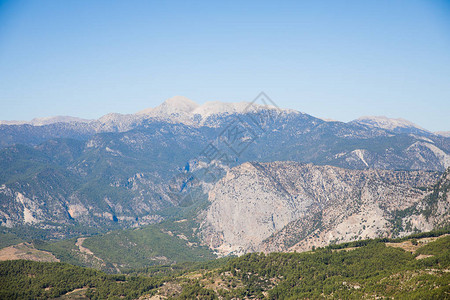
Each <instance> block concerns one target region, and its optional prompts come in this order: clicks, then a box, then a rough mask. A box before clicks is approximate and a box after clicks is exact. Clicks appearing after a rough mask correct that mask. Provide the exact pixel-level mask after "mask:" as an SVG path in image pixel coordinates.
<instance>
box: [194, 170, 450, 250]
mask: <svg viewBox="0 0 450 300" xmlns="http://www.w3.org/2000/svg"><path fill="white" fill-rule="evenodd" d="M440 177H441V175H440V174H439V173H436V172H423V171H410V172H407V171H386V170H347V169H342V168H337V167H331V166H316V165H312V164H300V163H296V162H272V163H254V162H253V163H245V164H242V165H240V166H237V167H234V168H232V169H231V170H230V171H229V172H228V173H227V174H226V175H225V176H224V177H223V178H222V179H221V180H219V181H218V182H217V183H216V184H215V186H214V187H213V188H212V189H211V191H210V192H209V197H208V200H209V201H210V202H211V205H210V206H209V207H208V208H207V210H206V211H205V212H204V213H203V215H202V216H201V217H200V218H199V219H200V220H202V221H201V222H202V223H201V227H200V232H201V236H202V239H203V241H204V242H205V243H206V244H207V245H208V246H209V247H210V248H212V249H214V250H216V251H217V252H218V253H219V254H221V255H229V254H243V253H247V252H254V251H257V252H259V251H265V252H272V251H288V250H290V251H293V250H299V251H305V250H310V249H311V248H312V247H323V246H326V245H329V244H330V243H336V242H349V241H354V240H359V239H367V238H375V237H382V236H385V237H392V236H404V235H406V234H409V233H412V232H416V231H429V230H432V229H433V228H437V227H440V226H445V225H448V224H449V221H450V220H449V214H448V212H449V209H450V194H447V191H448V188H449V184H450V169H449V170H447V172H446V173H445V174H444V175H443V176H442V178H440ZM433 186H435V188H434V189H433Z"/></svg>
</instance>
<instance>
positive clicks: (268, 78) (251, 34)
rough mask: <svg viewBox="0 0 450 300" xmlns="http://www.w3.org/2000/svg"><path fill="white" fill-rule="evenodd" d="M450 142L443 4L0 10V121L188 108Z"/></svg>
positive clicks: (49, 4) (447, 22) (46, 4)
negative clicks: (429, 134) (310, 120)
mask: <svg viewBox="0 0 450 300" xmlns="http://www.w3.org/2000/svg"><path fill="white" fill-rule="evenodd" d="M260 91H265V92H266V93H267V94H268V95H269V96H270V97H271V98H272V99H273V100H274V101H275V102H276V103H278V105H279V106H281V107H289V108H294V109H297V110H300V111H303V112H306V113H309V114H312V115H315V116H318V117H326V118H333V119H337V120H341V121H349V120H352V119H354V118H357V117H359V116H362V115H386V116H389V117H403V118H406V119H409V120H411V121H413V122H415V123H417V124H418V125H421V126H423V127H425V128H427V129H430V130H433V131H435V130H450V1H438V0H436V1H427V0H423V1H414V0H407V1H270V2H269V1H194V2H192V1H59V0H55V1H45V0H44V1H21V0H16V1H1V0H0V119H3V120H13V119H16V120H17V119H19V120H29V119H31V118H33V117H43V116H51V115H73V116H79V117H85V118H97V117H100V116H101V115H104V114H106V113H108V112H121V113H132V112H136V111H139V110H142V109H144V108H147V107H153V106H156V105H158V104H159V103H161V102H162V101H163V100H165V99H166V98H169V97H171V96H174V95H183V96H186V97H188V98H191V99H192V100H194V101H196V102H198V103H203V102H205V101H212V100H219V101H227V102H228V101H229V102H232V101H251V100H252V99H253V97H255V96H256V95H257V94H258V93H259V92H260Z"/></svg>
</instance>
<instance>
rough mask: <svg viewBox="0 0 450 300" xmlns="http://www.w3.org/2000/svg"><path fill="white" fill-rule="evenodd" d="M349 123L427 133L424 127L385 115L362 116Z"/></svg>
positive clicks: (398, 130)
mask: <svg viewBox="0 0 450 300" xmlns="http://www.w3.org/2000/svg"><path fill="white" fill-rule="evenodd" d="M351 123H357V124H361V125H366V126H370V127H377V128H382V129H387V130H391V131H396V132H404V133H420V134H429V132H428V131H427V130H426V129H423V128H422V127H420V126H418V125H416V124H414V123H413V122H411V121H408V120H405V119H402V118H388V117H385V116H364V117H360V118H358V119H356V120H353V121H351Z"/></svg>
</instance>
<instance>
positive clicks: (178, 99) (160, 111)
mask: <svg viewBox="0 0 450 300" xmlns="http://www.w3.org/2000/svg"><path fill="white" fill-rule="evenodd" d="M198 106H199V105H198V104H197V103H195V102H194V101H192V100H190V99H188V98H186V97H183V96H175V97H172V98H169V99H167V100H166V101H164V102H163V103H162V104H161V105H159V106H157V107H155V108H150V109H146V110H143V111H140V112H138V113H137V114H149V115H159V116H161V115H162V116H169V115H172V114H189V113H190V112H192V111H193V110H194V109H196V108H197V107H198Z"/></svg>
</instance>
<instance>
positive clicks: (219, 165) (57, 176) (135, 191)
mask: <svg viewBox="0 0 450 300" xmlns="http://www.w3.org/2000/svg"><path fill="white" fill-rule="evenodd" d="M0 144H1V145H3V146H4V147H3V148H1V149H0V224H1V227H0V228H1V229H2V230H3V231H5V234H6V233H8V234H20V235H21V238H25V239H28V238H30V237H33V238H36V237H39V238H67V237H71V236H77V235H79V234H92V233H99V232H105V231H108V230H112V229H121V228H130V227H136V226H143V225H148V224H153V223H158V222H160V221H161V220H163V219H165V218H167V217H170V214H168V213H166V212H167V211H176V210H177V209H180V208H183V207H188V206H190V205H193V204H195V203H199V202H201V201H206V199H207V198H208V193H209V192H210V190H211V189H212V188H213V187H214V184H215V183H216V182H217V181H218V180H219V179H220V178H222V177H223V176H225V174H226V173H227V172H228V171H229V169H230V168H233V167H236V166H239V165H241V164H243V163H245V162H254V161H256V162H262V163H271V162H276V161H292V162H298V163H313V164H315V165H317V166H325V165H327V166H335V167H339V168H344V169H350V170H371V169H384V170H422V171H435V172H444V171H445V170H446V169H447V168H448V167H449V166H450V155H449V153H450V138H447V137H444V136H438V135H426V136H424V135H419V134H410V133H396V132H394V131H391V130H386V129H383V128H378V127H370V126H367V125H362V124H356V123H343V122H326V121H323V120H321V119H318V118H315V117H313V116H310V115H308V114H305V113H300V112H297V111H293V110H289V109H278V108H276V107H275V106H268V105H265V104H264V103H263V104H257V103H254V104H252V105H250V104H248V103H228V104H224V103H220V102H209V103H205V104H203V105H197V104H195V102H193V101H191V100H189V99H187V98H184V97H179V96H178V97H174V98H171V99H168V100H167V101H165V102H164V103H162V104H161V105H160V106H158V107H156V108H153V109H149V110H146V111H143V112H140V113H137V114H129V115H121V114H109V115H106V116H103V117H102V118H100V119H99V120H93V121H89V122H69V123H53V124H49V125H42V126H33V125H29V124H26V125H0ZM211 150H213V152H211ZM205 174H206V175H208V176H205ZM22 235H24V236H22Z"/></svg>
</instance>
